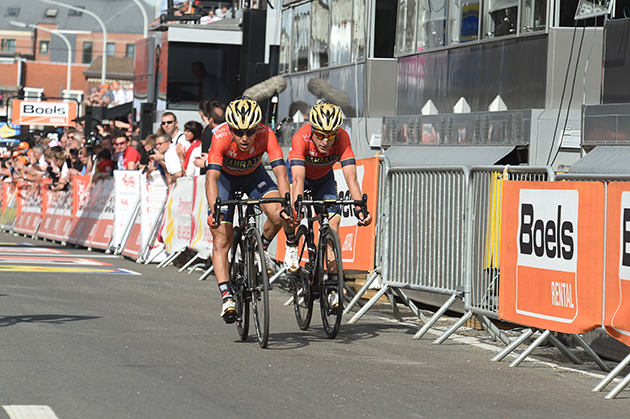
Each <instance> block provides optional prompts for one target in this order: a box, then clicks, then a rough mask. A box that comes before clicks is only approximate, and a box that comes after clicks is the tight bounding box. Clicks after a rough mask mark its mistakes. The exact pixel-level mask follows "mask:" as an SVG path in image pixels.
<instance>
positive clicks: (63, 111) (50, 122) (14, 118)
mask: <svg viewBox="0 0 630 419" xmlns="http://www.w3.org/2000/svg"><path fill="white" fill-rule="evenodd" d="M11 109H12V113H11V123H12V124H13V125H43V126H52V127H68V126H70V125H72V120H73V119H76V118H77V102H75V101H71V102H61V101H60V102H53V101H28V100H14V101H12V102H11Z"/></svg>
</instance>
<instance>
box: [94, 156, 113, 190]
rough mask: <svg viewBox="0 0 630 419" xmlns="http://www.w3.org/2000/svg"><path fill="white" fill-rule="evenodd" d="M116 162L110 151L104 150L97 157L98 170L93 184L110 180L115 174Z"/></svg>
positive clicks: (95, 172) (95, 171)
mask: <svg viewBox="0 0 630 419" xmlns="http://www.w3.org/2000/svg"><path fill="white" fill-rule="evenodd" d="M114 165H115V163H114V161H113V160H112V155H111V153H110V152H109V150H106V149H103V150H101V151H100V152H99V153H98V155H97V156H96V168H95V170H94V176H93V177H92V181H93V182H97V181H99V180H101V179H105V178H108V177H110V176H111V175H112V173H113V172H114Z"/></svg>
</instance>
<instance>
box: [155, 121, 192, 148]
mask: <svg viewBox="0 0 630 419" xmlns="http://www.w3.org/2000/svg"><path fill="white" fill-rule="evenodd" d="M161 128H162V129H163V130H164V132H165V133H166V134H168V135H169V136H170V137H171V141H172V142H173V144H175V145H177V144H179V143H180V142H182V141H185V140H186V138H185V136H184V133H183V132H181V131H180V130H179V127H178V126H177V117H176V116H175V114H174V113H173V112H164V113H163V114H162V124H161ZM188 145H190V144H188ZM186 150H188V147H186Z"/></svg>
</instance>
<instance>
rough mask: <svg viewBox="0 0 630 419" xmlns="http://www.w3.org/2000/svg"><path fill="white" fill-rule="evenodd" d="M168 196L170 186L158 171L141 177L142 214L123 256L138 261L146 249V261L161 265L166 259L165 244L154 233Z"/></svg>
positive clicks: (133, 229)
mask: <svg viewBox="0 0 630 419" xmlns="http://www.w3.org/2000/svg"><path fill="white" fill-rule="evenodd" d="M167 195H168V185H167V184H166V182H165V181H164V178H163V177H162V176H161V175H160V174H159V173H158V172H157V171H154V172H151V173H149V174H148V175H146V176H144V175H142V176H140V212H139V213H138V216H137V217H136V220H135V224H134V226H133V228H132V229H131V234H130V235H129V238H128V239H127V242H126V243H125V247H124V249H123V252H122V253H123V255H126V256H129V257H130V258H133V259H137V258H138V257H139V256H140V251H141V250H142V249H145V248H146V252H145V254H144V255H143V258H144V259H145V260H149V261H153V262H155V263H160V262H162V261H163V260H164V259H165V255H163V254H162V250H163V249H164V244H163V243H160V242H159V241H157V238H156V237H155V236H154V235H152V233H153V231H154V227H155V225H156V223H157V221H158V219H159V217H160V214H161V212H162V206H163V204H164V201H165V200H166V197H167Z"/></svg>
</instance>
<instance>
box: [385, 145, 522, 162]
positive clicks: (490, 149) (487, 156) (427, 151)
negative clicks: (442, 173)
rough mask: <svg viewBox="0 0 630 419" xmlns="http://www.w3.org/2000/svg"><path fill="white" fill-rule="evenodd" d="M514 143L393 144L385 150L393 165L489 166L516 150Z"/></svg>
mask: <svg viewBox="0 0 630 419" xmlns="http://www.w3.org/2000/svg"><path fill="white" fill-rule="evenodd" d="M514 148H515V146H512V145H471V146H468V145H444V146H440V145H436V146H431V145H425V146H393V147H390V148H388V149H387V151H385V153H384V155H385V156H387V157H388V158H389V161H390V164H391V166H392V167H405V166H467V167H472V166H487V165H493V164H496V163H497V162H498V161H499V160H501V159H502V158H503V157H505V156H507V155H508V154H510V153H511V152H512V150H514Z"/></svg>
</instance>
